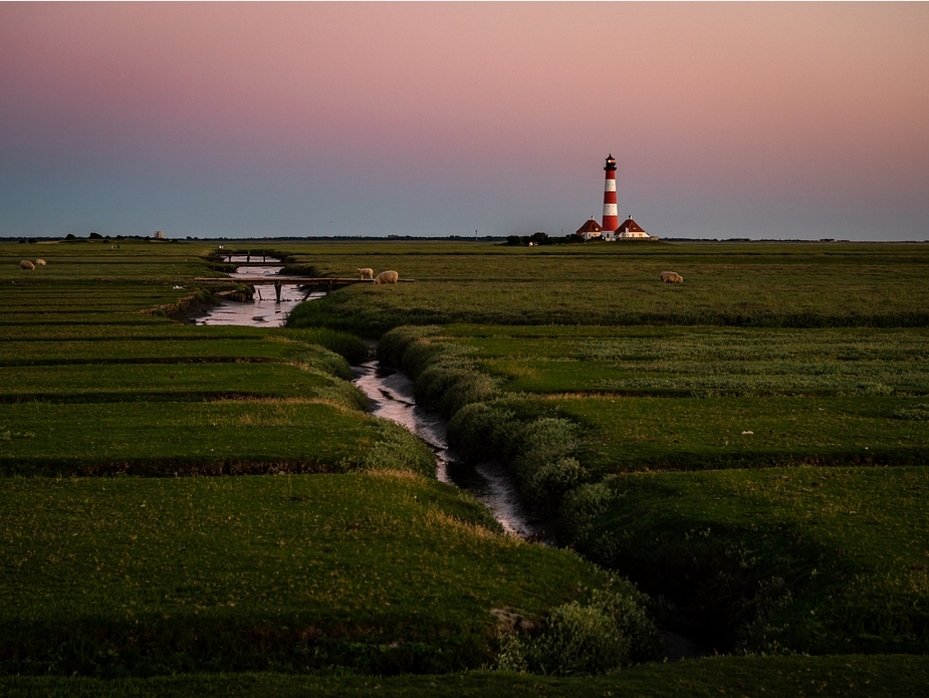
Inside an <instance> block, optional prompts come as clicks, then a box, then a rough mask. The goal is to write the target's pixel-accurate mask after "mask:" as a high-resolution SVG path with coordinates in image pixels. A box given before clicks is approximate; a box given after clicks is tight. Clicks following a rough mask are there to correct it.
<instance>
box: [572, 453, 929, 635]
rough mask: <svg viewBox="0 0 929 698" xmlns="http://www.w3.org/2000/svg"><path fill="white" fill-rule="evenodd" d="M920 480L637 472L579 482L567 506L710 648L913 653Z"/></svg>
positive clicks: (919, 606)
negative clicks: (590, 482) (670, 601)
mask: <svg viewBox="0 0 929 698" xmlns="http://www.w3.org/2000/svg"><path fill="white" fill-rule="evenodd" d="M927 492H929V468H926V467H900V468H791V469H772V470H760V471H759V470H723V471H712V472H700V473H637V474H627V475H622V476H617V477H614V478H611V479H608V480H607V481H605V482H603V483H600V484H597V485H590V486H586V487H583V488H581V489H580V490H578V491H577V492H576V493H575V494H574V495H572V496H571V497H570V498H569V503H568V505H567V510H566V517H567V519H568V520H570V521H572V522H573V526H572V530H573V531H574V532H575V534H574V537H575V540H574V541H573V542H574V544H575V545H576V546H577V548H578V549H579V550H581V551H583V552H584V553H585V554H587V555H588V556H589V557H591V558H592V559H594V560H597V561H599V562H601V563H602V564H605V565H607V566H609V567H611V568H613V569H615V570H618V571H619V572H620V573H622V574H625V575H628V576H629V577H630V578H632V579H633V580H635V581H638V582H639V583H641V584H642V586H643V588H645V589H648V590H649V591H650V592H651V593H664V594H666V595H667V596H668V597H669V598H671V599H673V600H674V601H675V602H676V603H678V604H679V605H680V606H681V609H680V611H681V615H680V619H681V621H680V622H682V623H689V624H690V628H689V630H690V632H694V633H702V634H703V635H704V637H707V639H708V641H712V642H722V643H723V645H722V646H719V645H718V648H719V649H732V648H733V647H735V648H736V649H744V650H750V651H760V652H779V651H784V650H791V651H798V652H811V653H822V654H829V653H841V652H901V651H902V652H915V653H919V654H924V653H925V652H926V650H927V647H929V572H927V570H929V546H927V542H926V531H927V530H929V513H927V512H929V509H927V507H926V503H925V497H926V493H927ZM726 643H728V646H727V645H726Z"/></svg>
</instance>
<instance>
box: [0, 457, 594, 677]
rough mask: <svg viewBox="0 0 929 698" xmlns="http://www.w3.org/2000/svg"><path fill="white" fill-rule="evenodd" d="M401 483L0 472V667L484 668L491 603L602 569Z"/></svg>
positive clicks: (585, 582)
mask: <svg viewBox="0 0 929 698" xmlns="http://www.w3.org/2000/svg"><path fill="white" fill-rule="evenodd" d="M496 529H497V526H496V524H495V522H494V521H493V519H492V518H490V516H489V514H488V513H487V511H486V509H484V508H483V507H482V506H481V505H479V504H478V503H477V502H475V501H474V500H472V499H470V498H467V497H463V496H462V495H461V494H460V493H458V492H457V491H456V490H454V489H453V488H451V487H449V486H447V485H442V484H440V483H437V482H435V481H432V480H429V479H426V478H420V477H415V476H410V475H409V474H397V473H385V474H383V475H338V476H330V475H312V476H280V477H239V478H180V479H174V478H165V479H137V478H116V479H100V478H94V479H60V480H56V479H46V478H25V479H21V478H11V479H7V480H6V481H5V482H4V487H3V488H2V490H0V560H2V566H3V568H4V569H5V570H6V571H7V573H6V574H4V575H0V594H2V595H3V597H4V598H5V599H6V600H7V603H4V604H3V605H2V607H0V629H2V631H0V661H2V663H3V664H4V667H5V671H7V672H10V671H14V672H15V671H22V672H26V673H45V672H48V671H51V672H53V673H65V674H71V673H72V672H73V671H78V672H80V673H98V674H107V673H117V674H118V673H119V672H120V671H127V670H131V671H142V672H145V671H156V672H165V671H172V670H178V669H181V668H183V669H185V670H196V669H198V668H199V669H200V670H205V669H208V670H211V671H215V670H231V669H236V670H256V669H269V668H272V667H273V666H278V667H282V668H283V667H286V668H287V669H288V670H297V671H306V670H311V669H314V668H319V667H324V666H331V665H333V664H334V665H339V664H342V665H345V666H351V667H354V668H356V669H361V670H365V671H371V670H374V671H382V672H387V673H393V672H396V671H400V670H406V671H425V670H432V671H454V670H460V669H465V668H476V667H478V666H480V664H481V663H485V662H488V661H490V659H491V654H490V643H491V641H492V639H493V637H494V629H493V628H494V624H495V622H496V621H495V619H494V617H493V616H492V615H491V613H490V611H491V609H493V608H510V609H512V610H514V611H516V612H520V613H524V614H527V615H530V616H540V615H541V614H543V613H544V612H545V611H547V610H548V609H549V608H550V607H551V606H552V605H556V604H559V603H564V602H566V601H569V600H572V599H575V598H578V597H580V596H581V595H582V594H583V591H584V588H585V587H587V586H596V585H598V584H601V583H603V582H605V576H604V574H603V573H601V572H599V571H598V570H597V569H596V568H594V567H593V566H592V565H591V564H590V563H587V562H584V561H582V560H581V559H580V558H579V557H577V556H576V555H573V554H570V553H568V552H564V551H557V550H553V549H550V548H545V547H542V546H538V545H532V544H527V543H522V542H520V541H518V540H517V539H514V538H512V537H508V536H505V535H503V534H500V533H496V532H494V531H495V530H496Z"/></svg>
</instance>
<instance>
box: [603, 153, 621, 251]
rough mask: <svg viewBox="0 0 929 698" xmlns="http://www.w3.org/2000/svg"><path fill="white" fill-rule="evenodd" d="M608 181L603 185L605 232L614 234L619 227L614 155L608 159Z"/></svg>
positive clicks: (606, 169)
mask: <svg viewBox="0 0 929 698" xmlns="http://www.w3.org/2000/svg"><path fill="white" fill-rule="evenodd" d="M603 170H604V171H605V172H606V181H605V182H604V183H603V232H611V233H612V232H613V231H614V230H616V229H617V228H618V227H619V215H618V214H617V212H616V160H614V159H613V155H612V153H611V154H610V156H609V157H608V158H607V159H606V167H604V168H603Z"/></svg>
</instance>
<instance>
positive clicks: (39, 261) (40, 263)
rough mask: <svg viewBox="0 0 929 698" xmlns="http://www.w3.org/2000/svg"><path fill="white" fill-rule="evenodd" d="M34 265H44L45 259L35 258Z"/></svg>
mask: <svg viewBox="0 0 929 698" xmlns="http://www.w3.org/2000/svg"><path fill="white" fill-rule="evenodd" d="M35 265H36V266H37V267H44V266H45V260H44V259H37V260H36V261H35Z"/></svg>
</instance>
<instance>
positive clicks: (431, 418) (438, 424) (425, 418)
mask: <svg viewBox="0 0 929 698" xmlns="http://www.w3.org/2000/svg"><path fill="white" fill-rule="evenodd" d="M253 258H254V259H255V260H256V261H258V257H257V256H255V257H253ZM230 261H231V262H232V263H236V262H239V263H247V262H248V261H250V259H248V260H247V259H246V256H245V255H234V256H232V257H231V259H230ZM282 266H283V265H281V264H280V263H279V262H278V263H275V260H272V261H269V262H268V263H267V265H266V266H265V265H261V266H257V265H251V266H248V267H238V268H237V269H236V271H235V273H233V274H231V276H232V278H241V277H243V276H249V277H254V276H266V277H268V285H267V286H263V285H261V284H255V298H254V299H253V300H252V301H246V302H241V301H222V302H221V303H220V304H219V305H217V306H215V307H214V308H211V309H210V310H209V311H207V313H206V315H205V316H204V317H202V318H200V319H199V320H198V321H197V324H199V325H245V326H250V327H283V325H284V323H285V322H286V321H287V315H288V314H289V312H290V310H291V309H293V308H294V306H295V305H296V304H297V303H300V302H302V301H303V300H306V299H307V298H308V299H310V300H312V299H313V298H320V297H322V296H323V295H325V293H324V292H320V293H312V294H309V295H307V294H305V293H304V292H302V291H301V290H300V288H299V286H297V285H296V284H285V285H284V286H283V287H282V288H281V301H280V302H277V301H276V300H275V295H274V285H273V278H274V276H275V275H276V274H278V272H279V271H280V270H281V267H282ZM352 371H353V374H354V383H355V385H357V386H358V387H359V388H360V389H361V390H362V391H363V392H364V394H365V395H367V396H368V399H369V400H370V401H371V412H372V414H374V415H375V416H378V417H382V418H384V419H389V420H391V421H393V422H396V423H397V424H399V425H400V426H402V427H405V428H406V429H408V430H409V431H410V432H412V433H413V434H415V435H416V436H418V437H419V438H420V439H422V441H424V442H425V443H426V444H427V445H428V446H429V447H430V448H431V449H432V450H433V452H434V453H435V456H436V475H437V477H438V479H439V480H440V481H441V482H445V483H448V484H451V485H455V486H457V487H459V488H461V489H463V490H466V491H468V492H469V493H470V494H471V495H473V496H474V497H475V498H477V499H478V500H479V501H480V502H482V503H483V504H484V505H485V506H486V507H487V508H488V509H489V510H490V511H491V513H492V514H493V515H494V517H495V518H496V519H497V521H499V522H500V525H501V526H502V527H503V529H504V530H505V531H506V532H507V533H509V534H511V535H515V536H519V537H520V538H533V539H536V540H545V539H546V538H548V536H547V535H546V533H545V531H544V530H543V529H542V528H541V527H539V526H536V525H534V524H533V523H532V522H531V521H530V520H529V518H528V517H527V516H526V514H525V512H524V510H523V508H522V506H521V504H520V503H519V500H518V498H517V495H516V489H515V487H514V486H513V483H512V480H511V479H510V476H509V474H508V473H507V472H506V471H505V470H504V469H503V467H502V466H501V465H499V464H496V463H480V464H478V465H476V466H471V465H465V464H464V463H462V462H461V461H460V460H459V459H457V458H456V457H455V456H454V454H452V453H450V452H449V450H448V442H447V440H446V435H445V420H444V419H442V418H441V417H440V416H438V415H436V414H432V413H430V412H427V411H426V410H424V409H423V408H421V407H419V406H417V405H416V400H415V398H414V396H413V383H412V381H411V380H410V379H409V377H407V376H406V375H405V374H403V373H399V372H396V371H390V370H386V369H382V368H381V367H380V365H379V363H378V362H377V361H368V362H365V363H364V364H362V365H361V366H353V367H352Z"/></svg>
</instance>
